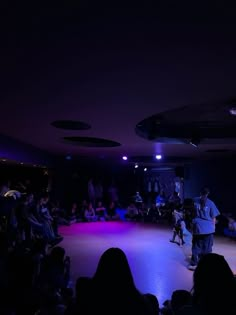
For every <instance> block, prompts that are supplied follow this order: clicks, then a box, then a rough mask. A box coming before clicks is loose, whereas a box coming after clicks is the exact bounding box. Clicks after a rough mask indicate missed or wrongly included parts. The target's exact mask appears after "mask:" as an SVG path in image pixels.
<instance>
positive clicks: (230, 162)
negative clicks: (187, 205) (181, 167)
mask: <svg viewBox="0 0 236 315" xmlns="http://www.w3.org/2000/svg"><path fill="white" fill-rule="evenodd" d="M184 178H185V180H184V183H185V184H184V196H185V197H186V198H187V197H191V198H192V197H196V196H199V191H200V189H201V187H203V186H207V187H208V188H209V189H210V191H211V193H210V196H209V198H210V199H212V200H213V201H214V202H215V203H216V205H217V207H218V208H219V210H220V211H221V212H233V213H236V197H235V196H236V194H235V179H236V165H235V159H233V158H228V159H217V160H211V161H200V162H195V163H193V164H191V165H188V166H186V167H185V176H184Z"/></svg>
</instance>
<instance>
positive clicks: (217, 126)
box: [135, 100, 236, 146]
mask: <svg viewBox="0 0 236 315" xmlns="http://www.w3.org/2000/svg"><path fill="white" fill-rule="evenodd" d="M229 112H230V113H231V115H229ZM234 116H236V101H234V100H231V101H230V102H225V101H221V102H218V103H216V102H214V103H213V102H212V103H206V104H195V105H188V106H182V107H179V108H175V109H172V110H168V111H165V112H161V113H158V114H156V115H152V116H150V117H147V118H146V119H144V120H142V121H139V122H138V123H137V124H136V127H135V131H136V134H138V135H139V136H140V137H142V138H145V139H147V140H149V141H155V142H158V143H166V144H167V143H168V144H189V143H191V144H192V145H194V146H198V145H199V143H200V140H201V143H202V142H203V141H202V140H204V142H203V143H204V145H209V144H222V143H226V142H227V143H228V144H229V143H232V144H234V143H235V141H236V124H235V117H234ZM193 135H194V137H193ZM195 135H197V137H195ZM196 138H199V139H196ZM190 139H191V141H190Z"/></svg>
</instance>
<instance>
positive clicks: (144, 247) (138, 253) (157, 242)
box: [60, 222, 236, 304]
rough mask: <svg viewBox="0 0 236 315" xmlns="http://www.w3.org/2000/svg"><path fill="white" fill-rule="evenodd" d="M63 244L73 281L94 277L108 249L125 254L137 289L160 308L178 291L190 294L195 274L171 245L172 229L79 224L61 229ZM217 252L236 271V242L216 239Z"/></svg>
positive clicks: (160, 226)
mask: <svg viewBox="0 0 236 315" xmlns="http://www.w3.org/2000/svg"><path fill="white" fill-rule="evenodd" d="M60 233H61V234H62V235H63V236H64V240H63V242H62V243H61V244H60V245H61V246H63V247H64V248H65V249H66V253H67V255H69V256H70V257H71V264H72V268H71V269H72V270H71V272H72V279H73V281H75V280H76V278H77V277H78V276H92V275H93V274H94V272H95V269H96V266H97V263H98V260H99V257H100V256H101V254H102V253H103V252H104V251H105V250H106V249H107V248H109V247H120V248H121V249H123V250H124V252H125V253H126V255H127V257H128V260H129V263H130V266H131V270H132V273H133V276H134V280H135V283H136V286H137V288H138V289H139V290H140V291H141V292H143V293H147V292H149V293H153V294H155V295H156V296H157V297H158V299H159V302H160V304H162V303H163V302H164V301H165V300H166V299H169V298H170V296H171V294H172V292H173V291H174V290H176V289H186V290H190V289H191V287H192V275H193V273H192V272H191V271H189V270H187V268H186V266H187V265H188V262H187V260H186V255H185V254H184V251H183V249H181V248H180V247H179V246H178V245H176V244H173V243H170V242H169V239H170V237H171V234H172V233H171V228H170V227H165V226H163V225H158V224H147V223H131V222H94V223H77V224H73V225H71V226H69V227H61V228H60ZM214 252H216V253H219V254H222V255H224V256H225V258H226V260H227V261H228V263H229V264H230V266H231V268H232V270H236V255H235V253H236V242H235V241H231V240H229V239H226V238H221V237H215V245H214Z"/></svg>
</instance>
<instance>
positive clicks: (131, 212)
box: [125, 202, 139, 220]
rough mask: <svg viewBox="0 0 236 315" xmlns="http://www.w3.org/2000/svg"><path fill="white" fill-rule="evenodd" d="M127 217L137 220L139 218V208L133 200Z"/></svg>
mask: <svg viewBox="0 0 236 315" xmlns="http://www.w3.org/2000/svg"><path fill="white" fill-rule="evenodd" d="M125 217H126V218H127V219H130V220H137V219H138V218H139V212H138V209H137V207H136V206H135V204H134V203H133V202H132V203H130V205H129V206H128V208H127V213H126V215H125Z"/></svg>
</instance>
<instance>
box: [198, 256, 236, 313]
mask: <svg viewBox="0 0 236 315" xmlns="http://www.w3.org/2000/svg"><path fill="white" fill-rule="evenodd" d="M193 283H194V284H193V298H194V302H195V303H197V304H199V303H200V304H201V305H203V306H204V307H205V308H206V309H207V310H208V309H213V308H214V309H217V308H218V309H220V307H226V306H227V305H230V303H234V304H235V302H234V300H235V296H236V281H235V278H234V274H233V272H232V270H231V269H230V267H229V265H228V263H227V261H226V260H225V258H224V256H221V255H218V254H213V253H211V254H207V255H205V256H203V257H202V258H201V259H200V261H199V263H198V266H197V268H196V270H195V272H194V275H193ZM231 305H232V304H231Z"/></svg>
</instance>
